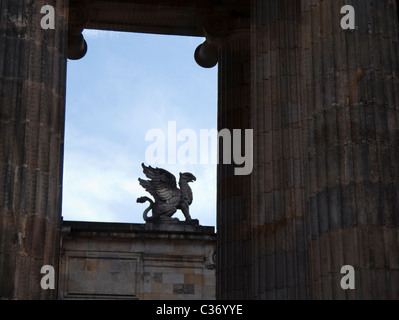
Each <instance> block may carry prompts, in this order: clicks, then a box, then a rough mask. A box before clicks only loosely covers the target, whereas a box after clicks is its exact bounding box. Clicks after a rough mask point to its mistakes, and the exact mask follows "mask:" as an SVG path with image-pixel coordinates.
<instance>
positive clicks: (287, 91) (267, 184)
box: [251, 0, 309, 299]
mask: <svg viewBox="0 0 399 320" xmlns="http://www.w3.org/2000/svg"><path fill="white" fill-rule="evenodd" d="M300 20H301V1H292V0H280V1H274V0H264V1H253V2H252V21H251V26H252V33H251V36H252V47H251V48H252V67H253V69H252V70H253V72H252V88H253V91H252V108H251V123H252V126H253V128H254V172H253V173H252V185H251V187H252V216H251V235H252V279H251V280H252V298H254V299H307V298H309V280H308V279H309V273H308V239H307V233H306V199H305V184H306V179H307V176H306V172H305V168H304V162H305V159H306V146H305V143H306V136H305V132H304V121H303V107H304V105H305V103H306V101H305V100H304V97H303V92H302V88H303V86H302V82H303V75H302V72H301V38H302V35H301V30H300V29H299V27H300Z"/></svg>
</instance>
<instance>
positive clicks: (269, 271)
mask: <svg viewBox="0 0 399 320" xmlns="http://www.w3.org/2000/svg"><path fill="white" fill-rule="evenodd" d="M346 4H347V1H336V0H323V1H312V0H302V1H293V0H279V1H274V0H253V1H252V24H251V25H252V33H251V35H252V47H251V48H252V66H253V73H252V74H253V78H252V81H253V82H252V85H253V92H252V93H253V94H252V98H253V101H252V106H253V108H252V113H251V121H252V123H253V127H254V129H255V151H254V153H255V161H254V167H255V171H254V173H253V177H254V178H253V183H252V219H251V221H252V222H251V225H252V229H251V234H252V236H253V238H252V243H253V250H252V264H253V267H252V281H253V287H252V288H253V289H252V292H253V297H254V298H266V299H274V298H283V299H291V298H311V299H398V298H399V280H398V276H399V249H398V230H399V229H398V227H399V188H398V178H399V158H398V157H399V152H398V148H399V140H398V139H399V134H398V132H399V127H398V119H399V118H398V116H399V114H398V113H399V112H398V110H399V109H398V101H399V99H398V98H399V93H398V92H399V87H398V85H399V83H398V74H399V70H398V61H399V56H398V17H397V8H396V1H390V0H372V1H363V0H354V1H351V3H350V4H351V5H353V7H354V8H355V11H356V25H357V28H356V29H355V30H343V29H342V28H341V24H340V22H341V18H342V17H343V15H341V14H340V12H341V8H342V6H343V5H346ZM344 265H351V266H353V267H354V269H355V289H354V290H350V289H349V290H344V289H342V288H341V285H340V281H341V279H342V277H343V276H344V274H341V273H340V270H341V267H342V266H344Z"/></svg>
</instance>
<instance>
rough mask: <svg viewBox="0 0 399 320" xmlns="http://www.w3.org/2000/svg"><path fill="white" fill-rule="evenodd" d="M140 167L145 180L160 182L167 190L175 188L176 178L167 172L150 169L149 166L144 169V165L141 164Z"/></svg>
mask: <svg viewBox="0 0 399 320" xmlns="http://www.w3.org/2000/svg"><path fill="white" fill-rule="evenodd" d="M141 166H142V167H143V172H144V174H145V175H146V176H147V178H150V179H151V180H159V181H162V182H163V183H164V184H165V186H166V187H167V188H171V189H174V188H176V178H175V176H174V175H173V174H171V173H170V172H169V171H166V170H165V169H160V168H152V167H151V166H148V167H146V166H145V165H144V163H142V164H141Z"/></svg>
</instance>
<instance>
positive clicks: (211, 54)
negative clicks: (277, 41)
mask: <svg viewBox="0 0 399 320" xmlns="http://www.w3.org/2000/svg"><path fill="white" fill-rule="evenodd" d="M203 31H204V35H205V38H206V40H205V41H204V42H203V43H202V44H200V45H199V46H198V47H197V49H196V50H195V53H194V58H195V61H196V62H197V64H198V65H199V66H201V67H203V68H212V67H214V66H215V65H216V64H217V63H218V60H219V50H220V48H221V47H222V46H223V44H225V43H226V42H229V41H234V40H235V39H239V38H242V37H249V34H250V33H249V31H250V21H249V18H248V17H244V16H242V15H241V14H239V13H237V12H234V11H232V12H230V13H229V14H221V13H211V14H207V15H205V17H204V19H203Z"/></svg>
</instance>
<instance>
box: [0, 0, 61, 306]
mask: <svg viewBox="0 0 399 320" xmlns="http://www.w3.org/2000/svg"><path fill="white" fill-rule="evenodd" d="M44 5H51V6H52V7H53V8H54V10H55V29H42V27H41V19H42V18H43V17H44V14H41V8H42V6H44ZM67 6H68V1H61V0H49V1H27V0H20V1H14V0H3V1H2V2H1V8H0V9H1V16H0V77H1V82H0V137H1V138H0V181H1V184H0V298H2V299H51V298H56V290H50V289H48V290H43V289H42V288H41V286H40V280H41V278H42V277H43V276H44V274H41V273H40V270H41V268H42V266H43V265H51V266H53V267H54V269H55V271H57V269H58V251H59V236H60V224H61V189H62V164H63V141H64V112H65V80H66V51H67V47H66V46H67V24H66V23H67V10H68V7H67ZM56 281H57V279H55V284H56Z"/></svg>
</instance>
